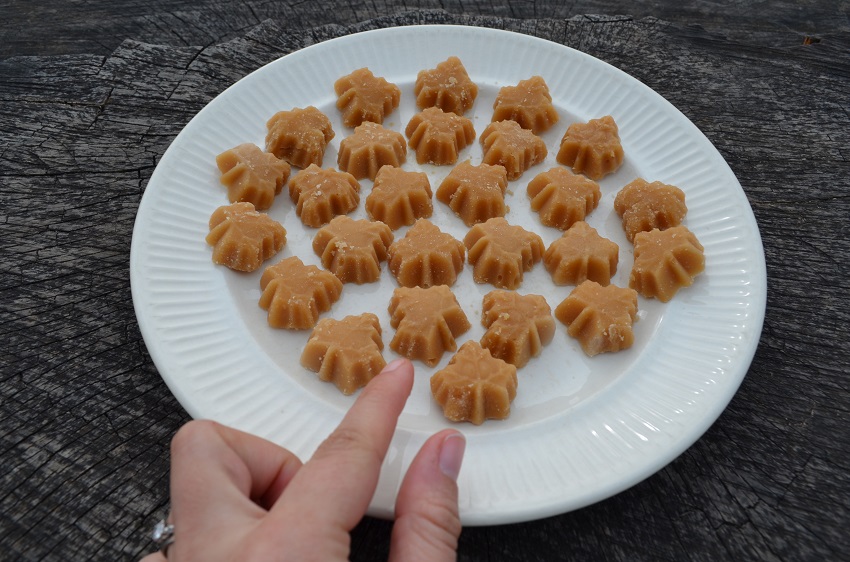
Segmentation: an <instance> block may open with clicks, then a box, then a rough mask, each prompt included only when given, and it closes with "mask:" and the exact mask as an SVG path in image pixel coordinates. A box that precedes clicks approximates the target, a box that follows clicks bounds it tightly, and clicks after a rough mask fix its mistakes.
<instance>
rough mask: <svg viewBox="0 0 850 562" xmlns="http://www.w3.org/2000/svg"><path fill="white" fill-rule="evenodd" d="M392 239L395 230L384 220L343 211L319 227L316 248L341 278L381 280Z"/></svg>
mask: <svg viewBox="0 0 850 562" xmlns="http://www.w3.org/2000/svg"><path fill="white" fill-rule="evenodd" d="M392 242H393V231H392V230H390V227H388V226H387V225H385V224H384V223H382V222H379V221H368V220H354V219H352V218H351V217H347V216H345V215H340V216H338V217H336V218H335V219H333V220H332V221H331V222H329V223H328V224H327V226H325V227H323V228H321V229H319V231H318V232H317V233H316V236H315V238H313V251H314V252H316V255H318V256H319V257H321V258H322V265H323V266H325V267H326V268H327V269H328V270H329V271H330V272H331V273H333V274H334V275H336V276H337V277H338V278H339V280H340V281H342V282H343V283H357V284H358V285H360V284H363V283H371V282H373V281H377V280H378V277H380V275H381V262H382V261H384V260H385V259H387V248H388V247H389V245H390V244H392Z"/></svg>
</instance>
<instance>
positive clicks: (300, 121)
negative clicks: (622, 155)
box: [266, 105, 334, 168]
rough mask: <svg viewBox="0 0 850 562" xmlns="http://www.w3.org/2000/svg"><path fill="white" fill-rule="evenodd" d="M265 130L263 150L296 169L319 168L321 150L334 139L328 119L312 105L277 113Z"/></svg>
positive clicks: (322, 154)
mask: <svg viewBox="0 0 850 562" xmlns="http://www.w3.org/2000/svg"><path fill="white" fill-rule="evenodd" d="M266 128H267V129H268V133H267V134H266V150H267V151H268V152H271V153H272V154H274V155H275V156H277V157H278V158H280V159H282V160H286V161H287V162H289V163H290V164H292V165H293V166H297V167H299V168H306V167H307V166H309V165H310V164H315V165H317V166H321V165H322V159H323V158H324V157H325V149H326V148H327V146H328V143H329V142H331V139H332V138H334V131H333V127H332V126H331V122H330V119H328V118H327V116H326V115H325V114H324V113H322V112H321V111H319V110H318V109H316V108H315V107H313V106H312V105H311V106H309V107H306V108H304V109H302V108H300V107H296V108H294V109H292V110H290V111H279V112H277V113H275V114H274V115H273V116H272V117H271V119H269V120H268V122H267V123H266Z"/></svg>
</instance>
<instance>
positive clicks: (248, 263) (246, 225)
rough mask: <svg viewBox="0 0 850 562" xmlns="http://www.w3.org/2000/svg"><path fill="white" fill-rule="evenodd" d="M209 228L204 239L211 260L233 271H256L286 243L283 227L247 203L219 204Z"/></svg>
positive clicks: (211, 217)
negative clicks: (211, 249)
mask: <svg viewBox="0 0 850 562" xmlns="http://www.w3.org/2000/svg"><path fill="white" fill-rule="evenodd" d="M209 228H210V232H209V234H207V237H206V241H207V244H209V245H210V246H213V253H212V260H213V263H215V264H218V265H224V266H226V267H229V268H230V269H233V270H235V271H245V272H251V271H256V270H257V269H258V268H259V267H260V265H262V263H263V262H264V261H266V260H267V259H269V258H270V257H272V256H274V255H275V254H276V253H278V252H279V251H280V250H281V248H283V246H284V245H285V244H286V229H285V228H283V226H282V225H281V224H280V223H279V222H277V221H275V220H274V219H272V218H270V217H269V216H268V215H265V214H263V213H258V212H257V210H256V209H254V205H252V204H251V203H232V204H230V205H226V206H223V207H219V208H218V209H216V210H215V211H214V212H213V214H212V216H210V221H209Z"/></svg>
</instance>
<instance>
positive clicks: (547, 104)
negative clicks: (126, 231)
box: [492, 76, 558, 135]
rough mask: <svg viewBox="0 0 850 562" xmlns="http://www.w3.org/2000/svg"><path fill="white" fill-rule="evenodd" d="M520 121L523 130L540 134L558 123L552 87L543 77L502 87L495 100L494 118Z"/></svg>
mask: <svg viewBox="0 0 850 562" xmlns="http://www.w3.org/2000/svg"><path fill="white" fill-rule="evenodd" d="M507 120H510V121H516V122H517V123H519V125H520V127H522V128H523V129H530V130H531V132H532V133H534V134H535V135H538V134H540V133H542V132H543V131H545V130H546V129H548V128H549V127H551V126H552V125H554V124H555V123H557V122H558V112H557V111H556V110H555V106H553V105H552V96H551V95H550V94H549V86H547V85H546V81H545V80H543V78H541V77H540V76H532V77H531V78H529V79H528V80H520V82H519V84H517V85H516V86H505V87H504V88H502V89H501V90H499V93H498V95H497V96H496V101H495V102H493V119H492V121H507Z"/></svg>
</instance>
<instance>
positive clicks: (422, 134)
mask: <svg viewBox="0 0 850 562" xmlns="http://www.w3.org/2000/svg"><path fill="white" fill-rule="evenodd" d="M404 134H405V135H407V138H408V139H409V144H410V148H412V149H413V150H415V151H416V162H417V163H419V164H436V165H444V164H454V163H455V162H457V159H458V154H459V153H460V151H461V150H463V149H464V148H466V147H467V146H469V145H470V144H471V143H472V142H473V141H474V140H475V128H474V127H473V126H472V121H470V120H469V119H467V118H466V117H461V116H460V115H456V114H454V113H446V112H444V111H443V110H442V109H440V108H439V107H429V108H428V109H425V110H423V111H421V112H419V113H417V114H416V115H414V116H413V117H412V118H411V119H410V121H409V122H408V123H407V128H406V129H405V130H404Z"/></svg>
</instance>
